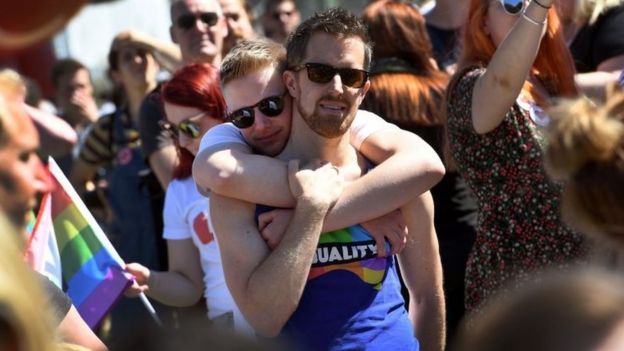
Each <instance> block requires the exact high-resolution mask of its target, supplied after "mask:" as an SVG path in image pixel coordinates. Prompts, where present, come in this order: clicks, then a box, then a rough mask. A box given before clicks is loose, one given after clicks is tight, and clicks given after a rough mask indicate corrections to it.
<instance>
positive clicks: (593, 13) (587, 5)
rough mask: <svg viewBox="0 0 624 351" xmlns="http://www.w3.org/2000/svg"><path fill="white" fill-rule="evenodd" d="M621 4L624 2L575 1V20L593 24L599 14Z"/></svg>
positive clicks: (622, 0)
mask: <svg viewBox="0 0 624 351" xmlns="http://www.w3.org/2000/svg"><path fill="white" fill-rule="evenodd" d="M623 4H624V0H577V8H576V19H577V21H579V22H580V23H589V24H593V23H594V22H596V20H597V19H598V17H599V16H600V15H601V14H603V13H605V12H607V11H608V10H609V9H612V8H614V7H617V6H620V5H623Z"/></svg>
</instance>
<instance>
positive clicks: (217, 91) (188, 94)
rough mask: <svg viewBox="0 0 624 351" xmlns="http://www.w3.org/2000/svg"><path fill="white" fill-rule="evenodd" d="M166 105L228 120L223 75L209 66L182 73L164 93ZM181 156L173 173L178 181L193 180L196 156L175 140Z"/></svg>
mask: <svg viewBox="0 0 624 351" xmlns="http://www.w3.org/2000/svg"><path fill="white" fill-rule="evenodd" d="M160 93H161V99H162V102H163V103H165V102H168V103H170V104H175V105H180V106H186V107H194V108H197V109H199V110H201V111H206V112H208V113H209V116H214V117H215V118H220V119H225V113H226V107H225V100H224V99H223V95H222V94H221V88H220V86H219V71H218V70H217V69H216V68H214V67H213V66H212V65H209V64H192V65H189V66H184V67H183V68H181V69H180V70H178V71H177V72H176V73H175V74H174V75H173V77H172V78H171V80H169V81H168V82H167V83H165V84H163V86H162V88H161V90H160ZM175 144H176V150H177V152H178V164H177V166H176V168H175V169H174V170H173V177H174V178H175V179H184V178H188V177H190V176H191V169H192V167H193V160H194V159H195V156H193V154H192V153H190V152H189V151H188V150H186V149H185V148H183V147H181V146H180V144H179V143H178V140H177V139H176V140H175Z"/></svg>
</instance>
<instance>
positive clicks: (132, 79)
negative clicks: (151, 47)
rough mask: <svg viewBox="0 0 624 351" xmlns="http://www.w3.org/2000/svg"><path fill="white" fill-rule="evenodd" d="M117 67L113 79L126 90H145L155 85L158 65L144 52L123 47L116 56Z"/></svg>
mask: <svg viewBox="0 0 624 351" xmlns="http://www.w3.org/2000/svg"><path fill="white" fill-rule="evenodd" d="M117 62H118V67H117V70H116V71H114V72H113V77H114V78H115V80H117V81H118V82H119V83H121V84H122V85H123V86H124V87H125V88H126V89H139V90H142V89H147V88H148V87H152V86H154V85H155V84H156V74H157V73H158V69H159V66H158V63H156V60H155V59H154V56H152V54H150V53H149V52H147V51H146V50H144V49H142V48H139V47H137V46H134V45H125V46H123V47H121V48H120V49H119V53H118V54H117Z"/></svg>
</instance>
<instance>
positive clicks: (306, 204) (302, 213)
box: [210, 165, 342, 336]
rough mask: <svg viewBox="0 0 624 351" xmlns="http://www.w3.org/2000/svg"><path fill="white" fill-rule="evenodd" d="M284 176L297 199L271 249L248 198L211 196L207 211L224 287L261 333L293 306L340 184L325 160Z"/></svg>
mask: <svg viewBox="0 0 624 351" xmlns="http://www.w3.org/2000/svg"><path fill="white" fill-rule="evenodd" d="M291 167H292V166H291ZM289 178H290V179H291V185H294V187H293V190H294V193H295V195H296V196H297V204H296V206H295V210H294V215H293V219H292V221H291V223H290V225H289V226H288V228H287V230H286V234H285V235H284V238H283V239H282V241H281V242H280V244H279V245H278V246H277V247H276V248H275V249H274V250H272V251H269V250H268V248H267V246H266V244H265V243H264V241H263V239H262V238H261V236H260V233H259V232H258V229H257V228H256V223H255V220H254V209H255V206H254V205H253V204H250V203H246V202H243V201H240V200H235V199H231V198H225V197H223V196H220V195H217V194H213V195H212V197H211V206H210V214H211V218H212V221H213V224H214V227H215V233H216V235H217V238H218V239H219V247H220V250H221V258H222V261H223V270H224V273H225V278H226V282H227V284H228V288H229V289H230V292H231V293H232V296H233V297H234V300H235V301H236V304H237V305H238V306H239V308H240V310H241V311H242V312H243V314H244V315H245V317H246V318H247V320H248V321H249V322H250V323H251V325H252V326H253V327H254V329H255V330H256V332H258V333H259V334H261V335H264V336H276V335H277V334H279V332H280V331H281V329H282V327H283V326H284V324H285V323H286V321H287V320H288V319H289V318H290V316H291V315H292V313H293V312H294V311H295V309H296V308H297V306H298V304H299V300H300V298H301V295H302V293H303V288H304V286H305V283H306V281H307V277H308V273H309V271H310V266H311V265H312V259H313V256H314V251H315V250H316V246H317V244H318V240H319V236H320V234H321V226H322V222H323V218H324V216H325V214H326V213H327V210H328V209H329V208H330V206H331V205H332V204H333V203H334V202H335V199H336V197H337V196H338V194H339V193H340V191H341V190H342V185H341V181H340V177H339V176H338V175H337V174H336V172H335V171H334V170H333V169H331V167H330V166H329V165H326V166H323V167H321V168H319V169H317V170H316V171H311V170H306V171H300V172H297V173H296V176H295V174H294V172H291V176H290V177H289ZM233 214H236V215H233ZM276 296H279V298H276Z"/></svg>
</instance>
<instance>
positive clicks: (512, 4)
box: [499, 0, 524, 16]
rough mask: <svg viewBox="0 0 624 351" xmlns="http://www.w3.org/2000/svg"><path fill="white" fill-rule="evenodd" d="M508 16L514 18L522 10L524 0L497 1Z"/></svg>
mask: <svg viewBox="0 0 624 351" xmlns="http://www.w3.org/2000/svg"><path fill="white" fill-rule="evenodd" d="M499 2H500V4H501V6H502V7H503V10H505V12H506V13H507V14H508V15H512V16H515V15H517V14H519V13H520V12H522V10H523V9H524V0H499Z"/></svg>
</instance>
